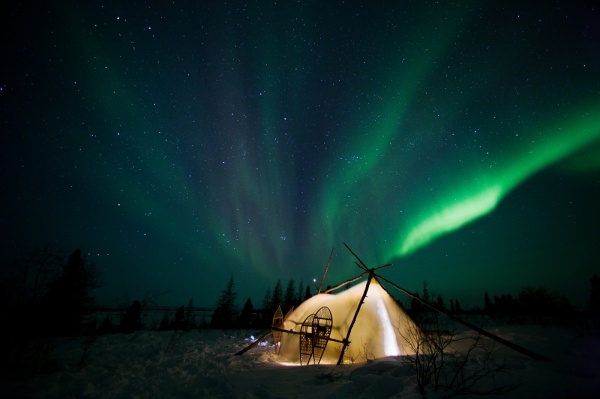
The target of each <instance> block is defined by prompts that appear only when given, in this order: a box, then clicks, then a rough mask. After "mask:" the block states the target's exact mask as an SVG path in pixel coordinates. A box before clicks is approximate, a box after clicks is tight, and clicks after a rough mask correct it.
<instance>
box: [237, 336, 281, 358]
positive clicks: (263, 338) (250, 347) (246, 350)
mask: <svg viewBox="0 0 600 399" xmlns="http://www.w3.org/2000/svg"><path fill="white" fill-rule="evenodd" d="M271 333H272V331H268V332H267V333H266V334H265V335H263V336H262V337H260V338H258V339H257V340H256V341H254V342H252V343H251V344H250V345H248V346H247V347H245V348H244V349H242V350H241V351H239V352H237V353H236V354H235V355H236V356H239V355H243V354H244V353H246V352H248V351H249V350H250V349H252V348H254V347H255V346H256V345H258V344H259V343H260V342H262V341H264V340H265V339H266V338H267V337H268V336H269V335H271Z"/></svg>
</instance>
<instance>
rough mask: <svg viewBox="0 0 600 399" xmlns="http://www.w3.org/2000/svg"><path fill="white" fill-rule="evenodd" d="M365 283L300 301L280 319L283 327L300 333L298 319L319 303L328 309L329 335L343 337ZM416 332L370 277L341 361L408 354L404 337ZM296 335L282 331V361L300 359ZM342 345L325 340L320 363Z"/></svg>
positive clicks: (332, 359) (334, 359) (330, 359)
mask: <svg viewBox="0 0 600 399" xmlns="http://www.w3.org/2000/svg"><path fill="white" fill-rule="evenodd" d="M366 284H367V282H366V281H364V282H363V283H361V284H358V285H356V286H354V287H352V288H349V289H347V290H344V291H342V292H340V293H338V294H318V295H315V296H313V297H312V298H310V299H308V300H306V301H304V302H303V303H302V304H301V305H300V306H298V308H296V309H295V310H294V311H293V312H292V313H290V314H289V315H288V316H287V317H286V318H285V320H284V322H283V328H284V329H285V330H288V331H289V330H293V331H295V332H300V328H301V325H302V322H303V321H304V320H305V319H306V317H308V316H309V315H311V314H313V313H315V312H316V311H317V310H318V309H320V308H321V307H322V306H327V307H328V308H329V309H330V310H331V314H332V317H333V327H332V331H331V336H330V338H333V339H337V340H343V339H345V338H346V335H347V333H348V328H349V327H350V324H351V323H352V318H353V317H354V314H355V313H356V309H357V307H358V304H359V302H360V299H361V297H362V295H363V293H364V290H365V286H366ZM418 332H420V329H419V328H418V327H417V325H416V324H415V322H414V321H413V320H412V319H411V318H410V317H409V316H408V315H407V314H406V312H405V311H404V310H403V309H402V307H401V306H400V305H399V304H398V303H397V302H396V301H395V300H394V299H393V298H392V297H391V296H390V295H389V294H388V293H387V292H386V291H385V290H384V289H383V288H382V287H381V285H380V284H379V282H378V281H377V280H376V279H375V278H373V279H372V280H371V284H370V286H369V291H368V293H367V296H366V297H365V300H364V303H363V305H362V307H361V308H360V312H359V314H358V317H357V318H356V322H355V324H354V326H353V327H352V333H351V335H350V339H349V341H350V345H349V346H348V348H346V352H345V355H344V362H348V363H359V362H364V361H367V360H369V359H376V358H381V357H387V356H401V355H412V354H414V351H413V350H412V349H411V347H410V345H409V344H408V342H407V339H411V338H413V339H414V337H415V333H418ZM299 337H300V336H299V335H298V334H286V333H283V334H282V337H281V348H280V350H279V356H280V358H282V360H284V361H289V362H298V361H299V359H300V355H299V345H300V338H299ZM341 350H342V344H341V343H337V342H333V341H329V343H328V345H327V348H326V349H325V353H324V354H323V358H322V361H321V363H327V364H331V363H336V362H337V361H338V358H339V356H340V352H341Z"/></svg>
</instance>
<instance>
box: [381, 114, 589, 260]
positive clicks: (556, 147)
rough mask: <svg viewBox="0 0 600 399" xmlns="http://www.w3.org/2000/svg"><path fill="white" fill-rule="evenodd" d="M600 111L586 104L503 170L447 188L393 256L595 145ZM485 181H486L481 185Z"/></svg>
mask: <svg viewBox="0 0 600 399" xmlns="http://www.w3.org/2000/svg"><path fill="white" fill-rule="evenodd" d="M599 105H600V104H599ZM598 109H600V108H599V107H598V106H597V105H596V104H594V105H593V106H588V107H585V108H583V109H582V110H579V111H578V112H573V114H575V115H577V114H578V115H581V116H579V117H571V118H569V119H568V120H566V121H562V122H560V123H557V124H556V125H550V126H547V127H545V128H544V129H543V130H542V134H540V135H539V137H540V139H539V143H531V144H530V145H525V146H522V148H520V149H515V151H514V153H513V154H511V155H510V156H507V157H506V158H505V159H503V160H502V162H501V165H500V170H499V171H493V172H489V173H487V174H484V175H480V176H479V178H478V179H473V180H472V181H470V180H468V179H465V180H463V181H456V183H455V186H454V187H453V188H450V189H447V190H446V191H443V192H445V194H446V196H447V198H449V200H448V201H447V202H445V203H442V204H438V206H433V207H431V206H429V207H428V208H427V209H426V210H425V211H424V212H423V213H422V214H423V216H422V217H421V218H418V219H416V220H414V222H413V225H412V228H410V229H408V230H407V231H406V232H405V233H404V234H401V237H400V239H399V244H398V247H397V248H396V250H395V251H393V252H392V254H390V255H389V256H390V257H394V256H402V255H407V254H409V253H411V252H413V251H415V250H417V249H418V248H420V247H422V246H424V245H426V244H427V243H429V242H431V241H432V240H434V239H436V238H438V237H440V236H442V235H443V234H446V233H449V232H452V231H454V230H456V229H458V228H460V227H461V226H463V225H464V224H466V223H468V222H470V221H473V220H475V219H477V218H479V217H481V216H484V215H486V214H487V213H489V212H491V211H492V210H493V209H494V208H495V207H496V205H497V204H498V203H499V202H500V201H501V200H502V198H503V197H504V196H505V195H506V194H507V193H508V192H510V191H511V190H512V189H513V188H514V187H516V186H517V185H518V184H520V183H521V182H523V181H524V180H525V179H527V178H528V177H530V176H531V175H533V174H534V173H536V172H538V171H540V170H541V169H542V168H545V167H547V166H549V165H551V164H553V163H555V162H557V161H559V160H560V159H562V158H564V157H567V156H568V155H569V154H571V153H573V152H574V151H577V150H578V149H580V148H582V147H584V146H586V145H588V144H590V143H593V142H594V141H595V140H597V139H598V138H600V113H598V112H597V110H598ZM552 123H555V122H552ZM481 181H483V182H484V184H483V185H482V184H481V183H478V182H481ZM485 185H488V186H489V187H486V186H485ZM456 186H458V187H461V190H460V191H461V192H462V193H464V194H463V195H462V196H459V195H457V192H458V189H457V188H455V187H456Z"/></svg>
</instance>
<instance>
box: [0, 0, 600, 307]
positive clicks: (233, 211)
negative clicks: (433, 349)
mask: <svg viewBox="0 0 600 399" xmlns="http://www.w3.org/2000/svg"><path fill="white" fill-rule="evenodd" d="M320 3H323V4H320ZM441 3H442V4H437V3H436V2H427V1H426V2H420V1H398V2H375V3H373V4H370V5H367V4H366V3H365V2H358V1H331V2H313V1H306V2H305V1H299V2H287V1H281V2H263V1H249V2H241V1H233V2H198V4H196V3H195V2H191V3H186V2H178V1H174V2H170V3H169V4H166V3H165V4H154V3H151V4H148V3H145V2H101V1H90V2H71V3H69V2H56V4H52V2H51V3H50V5H46V6H43V7H42V6H39V7H37V6H36V7H33V6H25V5H14V4H13V5H8V6H6V5H5V6H3V8H6V10H5V11H3V15H4V17H5V18H6V19H7V22H6V23H5V24H4V25H5V26H3V27H2V35H3V36H2V40H3V42H4V43H8V45H7V48H6V49H5V51H4V52H5V54H4V57H3V58H4V60H5V61H3V66H2V72H3V73H2V75H1V76H0V79H2V81H0V86H1V89H2V91H0V98H1V101H2V103H1V104H2V111H1V114H2V126H3V127H2V131H3V139H2V141H3V145H2V149H3V157H2V161H1V162H2V187H3V192H4V195H3V197H4V198H5V200H4V202H5V205H4V206H3V212H2V217H1V220H0V222H1V223H2V226H3V228H2V230H3V232H2V245H3V251H2V253H3V255H4V256H5V257H6V258H7V259H10V258H14V257H15V254H17V253H18V251H21V250H27V249H31V248H33V247H36V246H40V245H43V244H45V243H52V244H53V245H55V246H57V247H61V248H65V249H67V250H70V249H73V248H76V247H80V248H81V249H82V250H84V251H85V252H88V253H89V256H90V257H92V259H94V261H95V262H96V264H97V266H98V268H99V270H100V271H101V272H102V275H103V279H104V286H103V287H102V288H101V289H100V290H99V292H98V295H97V297H98V299H99V301H101V302H105V303H107V302H109V301H111V300H114V299H115V298H117V297H119V296H121V295H122V293H123V292H129V293H131V294H132V295H134V296H140V295H143V293H144V292H148V291H169V294H166V295H165V296H164V297H163V298H162V299H161V301H164V302H166V304H173V305H179V304H183V303H186V302H187V299H188V298H190V297H194V299H195V303H196V304H205V305H207V306H211V305H213V303H214V301H215V300H216V298H217V295H218V293H219V291H220V290H221V289H222V288H223V287H224V286H225V283H226V281H227V279H228V278H229V276H231V275H233V276H234V279H235V282H236V287H237V290H238V291H239V296H240V298H244V299H245V298H246V297H248V296H250V297H251V298H252V300H253V302H254V303H255V306H256V305H260V301H261V299H262V296H263V294H264V292H265V290H266V289H267V288H268V287H272V286H273V285H274V283H275V281H276V280H277V279H281V280H282V281H283V282H286V281H287V280H288V279H289V278H294V279H295V280H296V281H299V280H300V279H302V280H303V281H304V282H305V283H309V282H311V280H312V279H313V278H316V279H317V280H319V279H320V277H321V273H322V271H323V268H324V266H325V263H326V262H327V258H328V256H329V253H330V251H331V248H332V247H336V251H335V256H334V259H333V262H332V266H331V269H330V272H329V275H328V281H330V282H331V283H336V282H339V281H340V280H342V279H345V278H348V277H351V276H353V275H355V274H356V272H357V269H356V267H355V266H354V265H353V259H352V257H351V256H350V255H349V254H348V253H347V251H345V249H344V248H343V245H342V242H347V243H348V244H349V245H350V246H351V247H352V248H353V249H354V250H355V252H357V253H358V254H360V256H361V258H362V259H363V260H364V261H365V262H366V263H367V264H368V265H369V266H377V265H381V264H384V263H388V262H391V263H393V264H394V266H393V267H391V268H388V269H386V271H385V273H384V275H385V276H386V277H388V278H390V279H393V280H396V281H397V282H398V283H399V284H400V285H403V286H405V287H406V288H408V289H411V290H418V289H420V287H421V284H422V282H423V280H427V281H428V284H429V286H430V287H431V288H432V289H434V290H435V291H437V292H439V293H441V294H443V295H444V297H447V298H450V297H453V298H460V299H463V300H464V304H465V306H466V305H469V304H470V305H480V303H479V302H478V300H480V298H481V297H482V295H483V292H484V291H489V292H490V293H504V292H515V291H516V290H518V289H519V288H521V287H522V286H524V285H545V286H547V287H549V288H551V289H556V290H560V291H561V292H564V293H565V294H568V295H569V297H570V298H572V299H573V300H574V301H575V302H576V303H583V301H584V299H585V295H587V292H586V291H585V290H587V281H588V279H589V277H591V275H592V274H594V273H600V250H599V249H598V243H599V242H600V241H599V238H600V210H598V204H600V10H598V8H597V7H596V8H594V6H592V5H589V4H587V5H581V4H572V3H574V2H569V1H558V2H552V3H549V4H548V5H546V6H541V5H538V4H536V3H537V2H533V4H521V3H527V2H506V1H489V2H479V1H474V2H458V3H459V4H458V5H456V4H454V5H451V4H445V2H441ZM575 3H577V2H575ZM7 60H8V61H7ZM240 300H241V299H240Z"/></svg>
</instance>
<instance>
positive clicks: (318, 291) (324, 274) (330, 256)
mask: <svg viewBox="0 0 600 399" xmlns="http://www.w3.org/2000/svg"><path fill="white" fill-rule="evenodd" d="M334 249H335V247H333V248H331V253H330V254H329V259H328V260H327V265H325V271H324V272H323V277H321V284H319V289H318V290H317V294H320V293H321V288H322V287H323V282H324V281H325V276H326V275H327V270H329V264H330V263H331V258H332V257H333V250H334Z"/></svg>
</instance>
